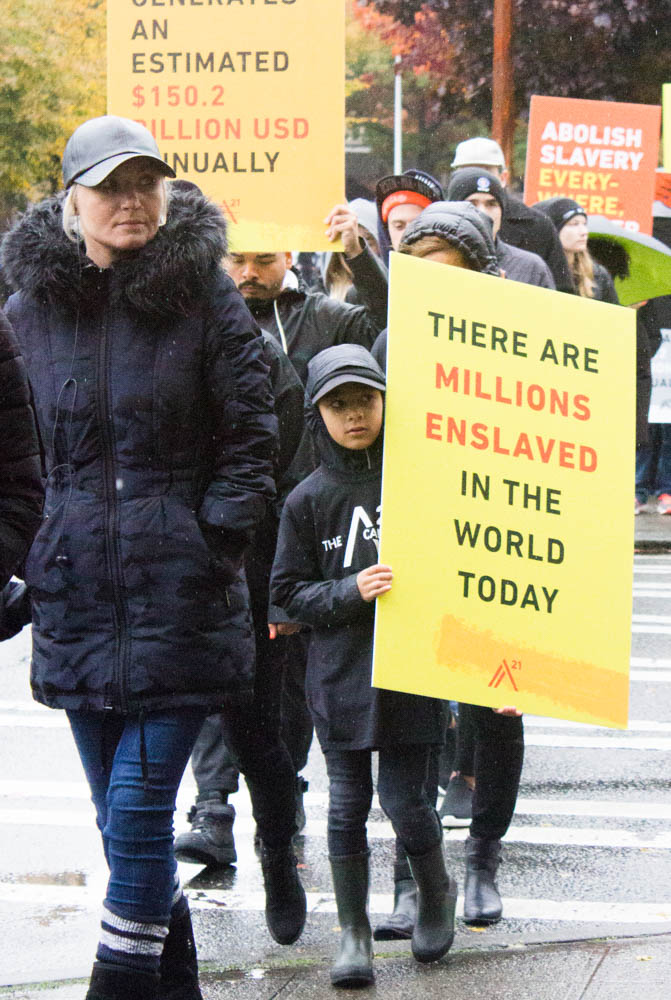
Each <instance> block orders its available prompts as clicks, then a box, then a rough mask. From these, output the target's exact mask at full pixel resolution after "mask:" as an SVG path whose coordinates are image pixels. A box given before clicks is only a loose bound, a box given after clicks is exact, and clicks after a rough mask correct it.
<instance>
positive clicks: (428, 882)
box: [408, 841, 457, 962]
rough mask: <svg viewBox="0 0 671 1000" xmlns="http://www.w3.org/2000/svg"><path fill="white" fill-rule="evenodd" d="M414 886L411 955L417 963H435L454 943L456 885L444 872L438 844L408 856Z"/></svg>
mask: <svg viewBox="0 0 671 1000" xmlns="http://www.w3.org/2000/svg"><path fill="white" fill-rule="evenodd" d="M408 861H409V862H410V870H411V872H412V874H413V877H414V879H415V882H416V883H417V921H416V923H415V929H414V931H413V934H412V953H413V955H414V956H415V958H416V959H417V961H418V962H437V961H438V959H439V958H442V957H443V955H444V954H445V953H446V952H448V951H449V950H450V948H451V947H452V942H453V941H454V916H455V911H456V908H457V883H456V882H455V880H454V879H453V878H450V877H449V876H448V874H447V871H446V869H445V858H444V857H443V844H442V841H441V842H440V843H439V844H436V846H435V847H434V848H433V849H432V850H430V851H429V852H428V854H422V855H421V856H420V857H416V856H415V857H411V856H410V855H408Z"/></svg>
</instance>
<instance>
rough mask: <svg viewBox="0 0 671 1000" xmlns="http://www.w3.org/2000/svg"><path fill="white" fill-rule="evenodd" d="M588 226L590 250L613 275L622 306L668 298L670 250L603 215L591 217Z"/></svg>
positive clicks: (670, 290) (670, 271) (651, 238)
mask: <svg viewBox="0 0 671 1000" xmlns="http://www.w3.org/2000/svg"><path fill="white" fill-rule="evenodd" d="M588 226H589V239H588V242H587V245H588V248H589V251H590V253H591V254H592V256H593V257H595V258H596V260H598V261H600V262H601V263H602V264H604V265H605V266H606V267H607V268H608V270H609V271H610V272H611V274H612V275H613V279H614V281H615V288H616V290H617V294H618V297H619V299H620V302H621V304H622V305H623V306H630V305H633V303H634V302H642V301H644V300H645V299H654V298H656V297H657V296H658V295H671V248H669V247H667V245H666V243H662V242H661V241H660V240H656V239H655V238H654V237H653V236H646V235H645V234H644V233H635V232H632V231H631V230H629V229H624V228H623V227H622V226H619V225H618V224H617V222H611V220H610V219H606V218H605V216H603V215H590V217H589V220H588Z"/></svg>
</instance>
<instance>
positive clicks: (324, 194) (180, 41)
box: [107, 0, 345, 252]
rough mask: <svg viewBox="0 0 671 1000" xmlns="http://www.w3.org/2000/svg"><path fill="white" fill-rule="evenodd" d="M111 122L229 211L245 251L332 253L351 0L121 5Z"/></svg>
mask: <svg viewBox="0 0 671 1000" xmlns="http://www.w3.org/2000/svg"><path fill="white" fill-rule="evenodd" d="M107 11H108V14H107V46H108V56H107V58H108V89H107V106H108V111H109V113H110V114H117V115H123V116H125V117H128V118H133V119H136V120H137V121H141V122H142V124H143V125H146V127H147V128H148V129H149V130H150V131H151V132H152V133H153V135H154V137H155V139H156V141H157V142H158V145H159V148H160V150H161V153H162V154H163V156H164V158H165V159H166V161H167V162H168V163H169V164H170V166H171V167H173V168H174V170H175V171H176V173H177V176H178V178H182V179H185V180H189V181H192V182H193V183H195V184H197V185H198V186H199V187H200V188H201V189H202V190H203V191H204V192H205V193H206V194H207V195H208V196H209V197H210V198H212V199H213V200H214V201H216V202H218V203H219V204H220V205H221V207H222V208H223V209H224V211H225V213H226V215H227V217H228V219H229V221H230V229H229V240H230V243H231V248H232V249H234V250H237V251H240V252H245V251H247V252H254V251H267V252H269V251H284V250H332V249H333V248H334V245H333V244H332V243H329V241H328V240H327V238H326V236H325V234H324V230H325V226H324V222H323V220H324V217H325V216H326V215H327V213H328V212H329V211H330V209H331V208H332V207H333V206H334V205H335V204H336V203H338V202H341V201H343V199H344V167H345V154H344V142H345V137H344V101H345V97H344V86H345V10H344V4H343V2H342V0H319V2H318V3H317V2H315V0H216V2H215V0H179V3H178V2H172V0H170V2H168V0H161V2H160V3H159V2H158V0H114V2H113V3H112V2H110V3H108V5H107Z"/></svg>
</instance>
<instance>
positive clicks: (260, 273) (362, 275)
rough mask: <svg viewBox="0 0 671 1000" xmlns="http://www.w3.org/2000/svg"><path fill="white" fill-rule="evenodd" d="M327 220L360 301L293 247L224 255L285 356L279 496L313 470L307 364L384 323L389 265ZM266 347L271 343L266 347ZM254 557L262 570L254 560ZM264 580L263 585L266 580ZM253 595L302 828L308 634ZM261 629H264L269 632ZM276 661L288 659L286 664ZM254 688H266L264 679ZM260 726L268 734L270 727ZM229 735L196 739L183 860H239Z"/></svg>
mask: <svg viewBox="0 0 671 1000" xmlns="http://www.w3.org/2000/svg"><path fill="white" fill-rule="evenodd" d="M325 225H327V227H328V229H327V232H328V234H329V236H330V238H331V239H332V240H333V239H335V238H337V237H340V238H342V242H343V246H344V254H345V257H346V259H347V261H348V266H349V267H350V268H351V271H352V277H353V280H354V286H353V287H354V290H355V291H356V293H357V296H358V298H359V300H360V302H361V305H353V304H350V303H348V302H341V301H338V300H336V299H331V298H329V296H328V295H326V294H324V292H320V291H317V290H315V289H308V288H307V287H306V286H305V284H304V283H303V282H302V281H301V279H300V277H299V275H298V273H297V272H296V271H295V270H294V269H293V268H292V266H291V259H292V257H291V253H289V252H287V253H231V254H230V255H229V256H228V258H227V260H226V267H227V270H228V272H229V274H230V275H231V277H232V278H233V280H234V281H235V283H236V285H237V286H238V289H239V290H240V292H241V293H242V295H243V296H244V298H245V300H246V302H247V305H248V306H249V308H250V310H251V312H252V314H253V315H254V317H255V318H256V319H257V321H258V322H259V324H260V325H261V327H262V329H263V330H264V333H267V335H268V336H269V337H270V340H271V341H272V343H273V344H274V345H277V348H278V350H279V351H280V352H281V357H277V356H276V358H275V363H274V364H273V365H272V366H271V371H272V373H273V374H274V375H276V376H277V378H274V379H273V387H274V388H276V389H279V392H278V391H276V392H275V397H276V405H278V407H279V409H278V417H279V418H280V450H281V452H284V453H285V454H286V452H287V446H288V447H289V448H290V449H291V450H292V454H294V457H293V459H292V461H291V465H290V467H287V466H286V465H285V463H284V461H283V456H282V455H280V461H279V463H278V465H277V467H276V474H277V475H278V476H279V485H280V492H281V494H282V497H281V498H283V497H284V496H286V494H287V493H288V492H289V489H286V486H287V485H288V484H289V482H290V480H291V479H293V483H292V484H291V485H295V483H296V482H298V481H300V479H302V478H303V477H304V476H306V475H308V474H309V473H310V472H312V470H313V469H314V467H315V458H314V453H313V449H312V446H311V442H310V439H309V435H304V436H303V438H302V440H301V441H300V443H299V444H297V443H296V435H295V432H296V430H298V431H299V432H302V430H303V420H302V405H303V388H302V386H303V385H304V382H305V379H306V377H307V364H308V361H309V360H310V358H312V357H313V355H315V354H317V353H318V352H319V351H321V350H322V349H323V348H324V347H328V346H330V345H331V344H339V343H345V342H354V343H361V344H364V345H365V346H370V345H371V344H372V342H373V340H374V339H375V336H376V334H377V332H378V330H380V329H381V328H382V326H384V325H385V323H386V316H387V273H386V269H385V268H384V267H383V266H382V265H381V264H380V263H379V262H378V261H377V260H376V259H375V257H374V255H373V254H372V253H371V251H370V250H368V248H367V247H366V245H365V243H364V241H363V240H362V239H360V237H359V235H358V226H357V220H356V215H355V214H354V212H352V211H351V210H350V209H349V208H348V206H346V205H336V206H335V207H334V208H333V210H332V211H331V212H330V213H329V215H328V216H327V218H326V220H325ZM267 350H270V346H269V345H267ZM282 359H283V360H282ZM287 371H291V375H292V377H293V378H295V377H296V375H297V376H298V378H299V379H300V390H299V391H300V406H301V415H300V420H295V419H294V417H293V412H294V411H293V403H292V402H291V400H292V398H293V390H292V391H289V392H286V391H284V390H285V389H286V388H287V387H286V385H284V389H282V388H280V386H279V382H278V378H281V381H282V382H283V383H285V382H286V374H285V375H283V374H282V372H284V373H286V372H287ZM283 401H289V406H285V405H284V402H283ZM294 452H295V453H294ZM275 535H276V526H275V529H274V530H273V531H272V532H268V531H265V530H264V531H263V532H261V533H260V534H259V536H258V542H259V544H262V545H263V548H264V553H265V555H266V556H267V557H268V558H269V560H270V563H272V557H273V554H274V553H273V552H272V551H271V546H272V544H274V539H275ZM255 550H256V545H255ZM254 562H255V566H256V567H257V568H258V565H259V563H258V560H257V559H256V558H255V559H254ZM270 563H269V565H268V569H269V568H270ZM258 582H261V581H260V579H259V580H258ZM266 590H267V580H266ZM252 598H253V605H252V606H253V611H254V613H255V624H256V626H257V640H258V642H259V643H261V645H262V646H263V649H264V650H265V651H266V652H267V653H268V654H269V660H268V663H269V670H268V671H265V669H263V667H262V673H263V674H264V676H266V677H267V679H268V680H269V681H271V678H272V679H273V680H274V683H275V684H277V683H278V680H279V682H280V683H279V689H277V688H276V694H277V697H278V698H280V699H281V737H282V740H283V742H284V744H285V745H286V747H287V749H288V751H289V754H290V756H291V760H292V763H293V770H294V779H293V780H294V789H295V807H296V808H295V815H296V826H297V828H298V832H300V831H301V830H302V829H303V827H304V826H305V823H306V817H305V807H304V793H305V791H306V790H307V787H308V783H307V781H306V780H305V778H304V777H303V775H302V774H301V773H300V772H301V771H302V769H303V768H304V767H305V765H306V763H307V759H308V753H309V750H310V745H311V743H312V721H311V719H310V715H309V712H308V711H307V707H306V705H305V693H304V689H305V661H306V646H307V641H308V640H307V636H306V635H304V634H296V635H293V634H289V632H288V631H286V632H285V631H284V630H288V629H289V628H290V627H289V626H288V625H286V624H285V623H278V625H277V626H276V623H274V622H271V625H270V629H271V632H272V635H273V637H274V639H273V642H272V643H271V644H270V645H268V631H267V618H266V619H265V621H262V620H261V615H263V616H265V610H262V609H263V601H262V599H261V597H259V599H258V601H257V600H256V599H255V595H254V594H252ZM266 603H267V602H266ZM257 612H258V613H257ZM278 629H279V631H278ZM260 630H263V631H264V633H265V634H264V635H263V636H262V635H261V631H260ZM280 660H281V661H282V662H283V664H284V669H283V670H281V668H280V664H279V661H280ZM271 661H274V662H275V664H276V666H275V669H274V670H273V668H272V667H271V666H270V662H271ZM256 691H257V693H259V694H260V688H259V686H258V685H257V686H256ZM264 701H265V704H266V705H269V704H270V700H269V692H268V691H266V694H265V695H264ZM274 714H275V713H274V712H272V715H273V716H274ZM264 731H266V732H267V731H268V730H267V727H265V728H264ZM224 737H225V734H224V732H223V730H222V727H221V725H220V723H219V720H218V718H217V717H210V718H208V719H207V720H206V722H205V724H204V726H203V728H202V730H201V733H200V735H199V737H198V740H197V741H196V744H195V746H194V752H193V757H192V768H193V774H194V777H195V779H196V785H197V787H198V794H197V798H196V802H195V803H194V805H193V806H192V808H191V809H190V811H189V821H190V822H191V825H192V828H191V830H190V831H187V832H186V833H183V834H180V836H179V837H178V838H177V841H176V850H177V852H178V853H177V856H178V858H179V859H180V860H182V861H197V862H199V863H202V864H219V865H222V864H231V863H233V862H234V861H235V860H236V857H237V854H236V849H235V840H234V836H233V822H234V818H235V810H234V807H233V805H232V804H231V803H230V802H228V796H229V795H230V794H231V793H234V792H235V791H237V788H238V768H237V766H236V761H234V760H233V759H232V756H231V752H230V751H231V749H232V748H230V747H228V746H227V744H226V740H225V738H224ZM243 770H244V768H243ZM246 777H248V775H247V774H246ZM248 783H249V782H248Z"/></svg>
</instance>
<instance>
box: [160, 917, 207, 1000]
mask: <svg viewBox="0 0 671 1000" xmlns="http://www.w3.org/2000/svg"><path fill="white" fill-rule="evenodd" d="M180 905H181V904H180ZM160 972H161V983H160V986H159V991H158V995H159V1000H203V995H202V993H201V992H200V987H199V986H198V957H197V955H196V942H195V940H194V937H193V927H192V925H191V914H190V913H189V908H188V906H187V907H186V908H185V909H184V910H183V912H182V914H181V916H179V917H172V918H171V920H170V926H169V928H168V936H167V938H166V939H165V944H164V945H163V954H162V955H161V965H160Z"/></svg>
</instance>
